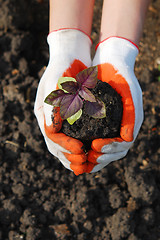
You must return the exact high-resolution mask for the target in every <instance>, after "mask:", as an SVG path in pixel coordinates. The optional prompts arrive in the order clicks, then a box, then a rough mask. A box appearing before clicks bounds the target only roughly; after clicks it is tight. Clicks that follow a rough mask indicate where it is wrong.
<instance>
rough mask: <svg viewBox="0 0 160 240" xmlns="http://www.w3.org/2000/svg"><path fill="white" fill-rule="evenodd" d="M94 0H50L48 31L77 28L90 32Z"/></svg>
mask: <svg viewBox="0 0 160 240" xmlns="http://www.w3.org/2000/svg"><path fill="white" fill-rule="evenodd" d="M93 7H94V0H65V1H64V0H50V23H49V31H50V32H52V31H54V30H58V29H62V28H77V29H79V30H81V31H83V32H85V33H86V34H88V35H90V34H91V27H92V17H93Z"/></svg>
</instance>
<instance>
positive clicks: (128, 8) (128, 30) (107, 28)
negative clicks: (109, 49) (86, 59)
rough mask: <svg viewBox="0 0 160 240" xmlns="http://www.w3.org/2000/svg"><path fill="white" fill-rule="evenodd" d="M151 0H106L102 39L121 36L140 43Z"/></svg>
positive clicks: (103, 12) (102, 22) (103, 13)
mask: <svg viewBox="0 0 160 240" xmlns="http://www.w3.org/2000/svg"><path fill="white" fill-rule="evenodd" d="M149 3H150V0H112V1H111V0H104V3H103V11H102V21H101V34H100V41H103V40H104V39H106V38H108V37H110V36H119V37H124V38H127V39H129V40H131V41H133V42H134V43H135V44H137V45H138V44H139V41H140V38H141V35H142V31H143V25H144V20H145V15H146V12H147V9H148V5H149Z"/></svg>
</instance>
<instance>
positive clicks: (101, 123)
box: [61, 81, 123, 141]
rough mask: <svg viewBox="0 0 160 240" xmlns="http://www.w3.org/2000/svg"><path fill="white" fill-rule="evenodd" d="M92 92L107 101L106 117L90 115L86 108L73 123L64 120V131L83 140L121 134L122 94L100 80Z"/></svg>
mask: <svg viewBox="0 0 160 240" xmlns="http://www.w3.org/2000/svg"><path fill="white" fill-rule="evenodd" d="M91 92H92V93H93V94H94V96H96V97H97V98H99V99H101V100H102V101H103V102H104V103H105V107H106V117H105V118H102V119H96V118H92V117H90V116H89V115H88V114H87V113H86V112H85V110H83V113H82V116H81V117H80V119H78V120H77V121H76V122H75V123H74V124H73V125H70V124H69V123H68V122H67V120H65V121H64V122H63V125H62V129H61V130H62V132H63V133H65V134H66V135H68V136H71V137H74V138H77V139H79V140H81V141H86V140H88V141H92V140H93V139H95V138H112V137H119V136H120V125H121V119H122V112H123V106H122V101H121V97H120V95H119V94H118V93H117V92H116V91H115V90H114V89H113V88H112V87H111V86H110V85H109V84H107V83H105V82H101V81H98V82H97V85H96V87H95V88H94V89H93V90H91Z"/></svg>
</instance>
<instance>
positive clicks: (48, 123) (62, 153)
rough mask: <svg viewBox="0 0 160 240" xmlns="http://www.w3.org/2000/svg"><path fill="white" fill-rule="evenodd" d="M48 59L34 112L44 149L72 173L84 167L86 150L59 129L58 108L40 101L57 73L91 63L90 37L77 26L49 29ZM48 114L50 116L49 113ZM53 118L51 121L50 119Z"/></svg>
mask: <svg viewBox="0 0 160 240" xmlns="http://www.w3.org/2000/svg"><path fill="white" fill-rule="evenodd" d="M47 41H48V44H49V53H50V57H49V63H48V66H47V68H46V70H45V72H44V74H43V76H42V78H41V80H40V82H39V85H38V90H37V95H36V100H35V106H34V112H35V115H36V117H37V120H38V124H39V127H40V129H41V132H42V134H43V136H44V139H45V142H46V145H47V147H48V150H49V151H50V152H51V153H52V154H53V155H54V156H56V157H57V158H58V159H59V160H60V161H61V163H62V164H63V165H64V166H65V167H66V168H67V169H70V170H72V171H74V173H75V174H76V175H78V174H81V173H83V172H85V170H86V164H84V163H85V162H86V159H87V157H86V154H85V153H84V151H83V144H82V142H80V141H79V140H77V139H74V138H71V137H69V136H66V135H65V134H64V133H60V132H59V131H60V129H61V126H62V119H61V117H60V114H59V108H57V107H55V108H54V109H53V106H50V105H48V104H46V103H44V100H45V98H46V97H47V96H48V95H49V94H50V93H51V92H52V91H53V90H56V89H57V82H58V79H59V78H60V77H62V76H63V77H74V78H75V76H76V74H77V73H78V72H80V71H82V70H83V69H85V68H87V67H90V66H91V57H90V47H91V40H90V38H89V37H88V36H87V35H86V34H85V33H83V32H81V31H80V30H76V29H63V30H58V31H54V32H52V33H50V34H49V35H48V38H47ZM51 116H52V117H51ZM52 121H53V122H52Z"/></svg>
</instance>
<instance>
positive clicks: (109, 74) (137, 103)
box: [88, 37, 143, 172]
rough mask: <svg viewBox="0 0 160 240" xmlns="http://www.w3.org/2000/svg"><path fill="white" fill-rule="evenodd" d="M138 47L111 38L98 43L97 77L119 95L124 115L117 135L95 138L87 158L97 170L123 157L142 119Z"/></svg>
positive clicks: (96, 58)
mask: <svg viewBox="0 0 160 240" xmlns="http://www.w3.org/2000/svg"><path fill="white" fill-rule="evenodd" d="M137 54H138V48H137V47H136V46H135V45H134V44H133V43H131V42H130V41H129V40H126V39H123V38H119V37H111V38H109V39H107V40H105V41H103V42H101V43H100V44H99V45H98V48H97V51H96V54H95V57H94V60H93V66H96V65H98V79H100V80H102V81H105V82H107V83H109V84H110V85H111V86H112V87H113V88H114V89H115V90H116V91H117V92H118V93H119V94H120V95H121V97H122V102H123V116H122V122H121V129H120V137H118V138H110V139H95V140H93V142H92V146H91V148H92V150H90V152H89V154H88V161H89V162H91V163H93V165H94V167H93V169H92V171H91V172H96V171H99V170H100V169H102V168H103V167H105V166H106V165H108V164H109V163H110V162H112V161H115V160H118V159H121V158H123V157H124V156H125V155H126V154H127V152H128V150H129V149H130V147H131V146H132V144H133V142H134V141H135V139H136V137H137V135H138V132H139V130H140V127H141V124H142V122H143V102H142V91H141V88H140V85H139V83H138V80H137V78H136V77H135V74H134V64H135V59H136V56H137Z"/></svg>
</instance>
